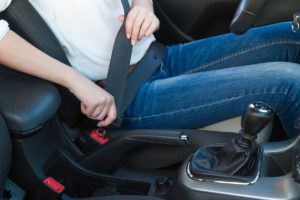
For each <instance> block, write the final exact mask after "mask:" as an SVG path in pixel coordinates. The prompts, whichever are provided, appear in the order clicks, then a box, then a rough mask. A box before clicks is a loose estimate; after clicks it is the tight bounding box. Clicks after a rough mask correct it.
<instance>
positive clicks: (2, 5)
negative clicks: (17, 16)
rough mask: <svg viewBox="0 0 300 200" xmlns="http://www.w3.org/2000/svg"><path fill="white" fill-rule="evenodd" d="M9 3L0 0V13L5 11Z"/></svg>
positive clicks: (6, 0) (5, 0)
mask: <svg viewBox="0 0 300 200" xmlns="http://www.w3.org/2000/svg"><path fill="white" fill-rule="evenodd" d="M10 3H11V0H0V12H2V11H3V10H5V9H6V8H7V7H8V6H9V4H10Z"/></svg>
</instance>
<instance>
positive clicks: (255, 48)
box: [182, 40, 300, 75]
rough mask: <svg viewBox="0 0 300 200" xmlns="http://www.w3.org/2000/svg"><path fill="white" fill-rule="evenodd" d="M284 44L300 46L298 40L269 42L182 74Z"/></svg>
mask: <svg viewBox="0 0 300 200" xmlns="http://www.w3.org/2000/svg"><path fill="white" fill-rule="evenodd" d="M283 44H292V45H300V42H298V41H296V40H277V41H273V42H268V43H264V44H260V45H256V46H253V47H250V48H246V49H243V50H240V51H237V52H235V53H232V54H230V55H227V56H224V57H221V58H219V59H216V60H213V61H211V62H209V63H206V64H203V65H200V66H199V67H197V68H194V69H191V70H188V71H186V72H184V73H182V74H185V75H186V74H191V73H195V72H199V71H202V70H204V69H207V68H209V67H211V66H212V65H215V64H218V63H220V62H223V61H226V60H229V59H232V58H235V57H238V56H241V55H244V54H246V53H249V52H252V51H255V50H259V49H263V48H266V47H271V46H275V45H283Z"/></svg>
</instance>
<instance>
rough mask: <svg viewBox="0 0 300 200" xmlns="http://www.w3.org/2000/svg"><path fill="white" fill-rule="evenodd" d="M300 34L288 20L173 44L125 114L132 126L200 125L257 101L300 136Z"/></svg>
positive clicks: (292, 133) (169, 126)
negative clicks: (241, 32) (239, 33)
mask: <svg viewBox="0 0 300 200" xmlns="http://www.w3.org/2000/svg"><path fill="white" fill-rule="evenodd" d="M299 62H300V34H299V33H294V32H292V30H291V24H290V23H279V24H274V25H270V26H265V27H261V28H255V29H253V30H251V31H249V32H248V33H246V34H245V35H243V36H235V35H233V34H226V35H221V36H216V37H211V38H207V39H203V40H199V41H194V42H191V43H187V44H179V45H173V46H169V47H168V48H167V55H166V57H165V58H164V60H163V62H162V63H161V66H160V69H158V70H157V71H156V72H155V73H154V74H153V76H152V77H151V79H150V80H149V81H148V82H146V83H145V84H144V85H143V86H142V88H141V89H140V91H139V92H138V94H137V96H136V98H135V100H134V102H133V103H132V104H131V106H130V107H129V108H128V110H127V112H126V114H125V126H126V127H128V128H199V127H202V126H205V125H209V124H213V123H216V122H219V121H222V120H226V119H230V118H232V117H236V116H240V115H241V114H242V113H243V111H244V109H245V108H246V106H247V105H248V104H249V103H251V102H254V101H261V102H265V103H267V104H268V105H270V106H271V107H272V109H273V110H274V111H275V112H276V113H277V115H278V116H279V118H280V120H281V121H282V124H283V126H284V128H285V130H286V132H287V133H288V134H289V135H290V136H292V135H295V134H297V133H296V130H295V128H294V123H295V120H296V119H297V118H299V117H300V65H299V64H296V63H299Z"/></svg>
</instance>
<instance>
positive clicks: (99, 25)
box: [0, 0, 155, 80]
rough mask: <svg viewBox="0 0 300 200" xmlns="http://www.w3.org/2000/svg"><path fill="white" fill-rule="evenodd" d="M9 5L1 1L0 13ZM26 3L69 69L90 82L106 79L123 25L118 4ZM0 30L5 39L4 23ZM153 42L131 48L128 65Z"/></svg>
mask: <svg viewBox="0 0 300 200" xmlns="http://www.w3.org/2000/svg"><path fill="white" fill-rule="evenodd" d="M10 1H11V0H0V2H1V3H0V9H2V10H4V9H5V8H6V7H7V6H8V5H9V3H10ZM29 1H30V3H31V4H32V5H33V6H34V8H35V9H36V10H37V11H38V12H39V14H40V15H41V16H42V18H43V19H44V20H45V22H46V23H47V24H48V26H49V27H50V28H51V29H52V31H53V32H54V34H55V35H56V37H57V39H58V40H59V42H60V44H61V46H62V48H63V49H64V51H65V53H66V55H67V57H68V59H69V61H70V63H71V65H72V66H73V67H74V68H75V69H77V70H78V71H79V72H80V73H81V74H83V75H85V76H86V77H88V78H89V79H91V80H103V79H106V77H107V73H108V68H109V63H110V58H111V53H112V49H113V44H114V40H115V38H116V36H117V33H118V31H119V29H120V27H121V25H122V23H121V22H120V21H119V20H118V16H119V15H122V14H123V13H124V11H123V7H122V3H121V0H29ZM129 1H131V0H129ZM2 26H3V27H6V28H1V27H2ZM0 29H1V30H2V31H1V30H0V36H1V33H2V35H5V33H6V32H7V29H8V25H7V23H5V21H3V20H2V21H1V23H0ZM154 40H155V38H154V36H153V35H151V36H148V37H145V38H143V39H142V40H141V41H139V42H138V43H137V44H136V45H135V46H134V47H133V52H132V58H131V64H135V63H137V62H139V61H140V60H141V58H142V57H143V56H144V54H145V52H146V51H147V49H148V48H149V46H150V44H151V43H152V42H153V41H154Z"/></svg>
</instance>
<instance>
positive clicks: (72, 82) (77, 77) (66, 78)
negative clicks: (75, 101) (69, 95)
mask: <svg viewBox="0 0 300 200" xmlns="http://www.w3.org/2000/svg"><path fill="white" fill-rule="evenodd" d="M84 78H85V77H84V76H83V75H82V74H80V73H79V72H78V71H77V70H75V69H74V68H72V67H67V68H66V69H65V70H64V73H62V77H61V81H60V83H58V84H60V85H62V86H64V87H65V88H67V89H68V90H70V91H73V90H74V88H75V87H76V83H77V84H78V83H80V81H81V80H82V79H84ZM85 79H86V78H85Z"/></svg>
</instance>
